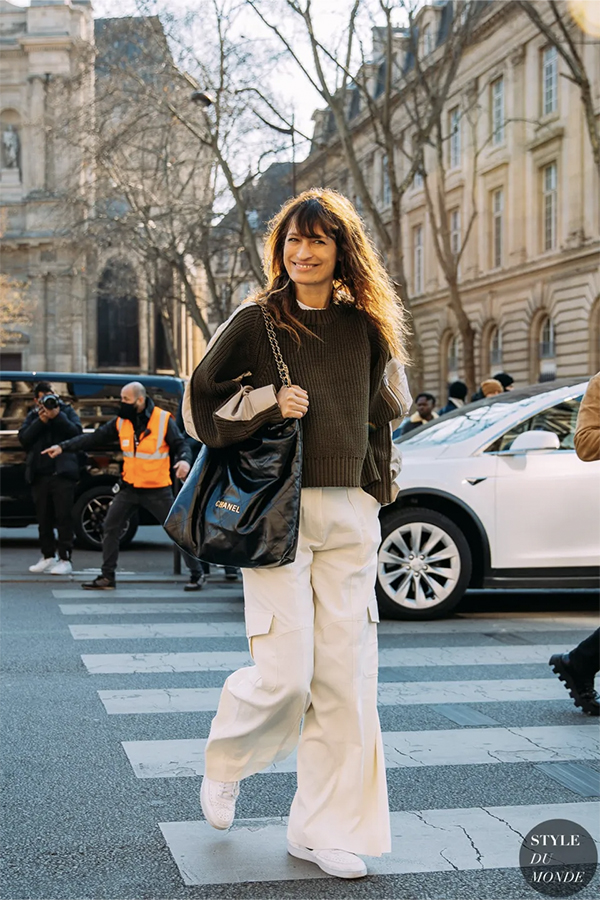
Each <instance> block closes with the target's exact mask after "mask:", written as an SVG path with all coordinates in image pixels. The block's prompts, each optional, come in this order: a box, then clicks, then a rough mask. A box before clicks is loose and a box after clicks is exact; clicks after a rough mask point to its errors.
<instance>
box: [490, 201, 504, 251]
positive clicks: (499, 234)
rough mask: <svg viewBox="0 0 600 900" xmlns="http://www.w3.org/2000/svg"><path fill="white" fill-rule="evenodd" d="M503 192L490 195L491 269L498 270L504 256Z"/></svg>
mask: <svg viewBox="0 0 600 900" xmlns="http://www.w3.org/2000/svg"><path fill="white" fill-rule="evenodd" d="M503 237H504V191H503V190H502V188H499V189H498V190H497V191H494V192H493V194H492V268H494V269H499V268H500V266H501V265H502V258H503V255H504V247H503V244H504V241H503Z"/></svg>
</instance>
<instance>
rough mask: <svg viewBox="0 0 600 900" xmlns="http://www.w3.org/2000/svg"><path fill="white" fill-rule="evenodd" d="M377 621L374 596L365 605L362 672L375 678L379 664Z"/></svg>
mask: <svg viewBox="0 0 600 900" xmlns="http://www.w3.org/2000/svg"><path fill="white" fill-rule="evenodd" d="M378 622H379V608H378V606H377V600H376V599H375V597H373V599H372V600H371V601H370V603H369V605H368V607H367V624H366V638H365V655H364V662H363V673H364V674H365V676H366V677H367V678H375V676H376V675H377V671H378V666H379V652H378V648H377V623H378Z"/></svg>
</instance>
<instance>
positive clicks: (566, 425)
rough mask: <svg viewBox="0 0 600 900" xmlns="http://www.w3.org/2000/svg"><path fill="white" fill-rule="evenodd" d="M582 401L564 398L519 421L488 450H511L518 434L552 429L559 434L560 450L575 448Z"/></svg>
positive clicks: (489, 451)
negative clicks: (574, 440)
mask: <svg viewBox="0 0 600 900" xmlns="http://www.w3.org/2000/svg"><path fill="white" fill-rule="evenodd" d="M580 403H581V397H575V398H574V399H572V400H563V401H562V403H557V405H556V406H551V407H550V409H544V410H543V411H542V412H538V413H536V414H535V416H531V418H530V419H525V421H524V422H518V423H517V424H516V425H513V426H512V427H511V428H510V429H509V430H508V431H506V432H505V433H504V434H503V435H501V436H500V437H499V438H498V439H497V440H496V441H494V443H493V444H491V445H490V446H489V447H488V448H487V451H486V452H488V453H498V452H501V451H502V450H510V448H511V447H512V443H513V441H514V439H515V438H516V437H517V435H519V434H523V432H525V431H551V432H552V433H553V434H556V435H557V436H558V439H559V441H560V446H559V448H558V449H559V450H574V449H575V445H574V443H573V438H574V436H575V426H576V424H577V413H578V412H579V405H580Z"/></svg>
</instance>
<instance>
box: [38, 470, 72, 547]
mask: <svg viewBox="0 0 600 900" xmlns="http://www.w3.org/2000/svg"><path fill="white" fill-rule="evenodd" d="M31 494H32V497H33V502H34V505H35V515H36V518H37V521H38V526H39V529H40V547H41V550H42V554H43V555H44V556H45V557H46V558H48V557H50V556H54V555H55V553H56V550H57V548H58V555H59V556H60V558H61V559H71V551H72V550H73V503H74V501H75V482H74V481H72V480H71V479H70V478H65V477H64V475H40V476H39V477H38V478H36V479H35V481H34V482H33V484H32V485H31ZM55 528H56V530H57V532H58V541H57V540H56V538H55V536H54V529H55Z"/></svg>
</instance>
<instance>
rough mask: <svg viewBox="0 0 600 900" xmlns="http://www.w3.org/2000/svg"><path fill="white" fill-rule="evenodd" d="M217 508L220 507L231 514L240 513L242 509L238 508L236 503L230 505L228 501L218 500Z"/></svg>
mask: <svg viewBox="0 0 600 900" xmlns="http://www.w3.org/2000/svg"><path fill="white" fill-rule="evenodd" d="M215 506H218V507H219V509H228V510H229V512H234V513H239V511H240V508H239V506H236V505H235V503H228V502H227V501H226V500H217V502H216V503H215Z"/></svg>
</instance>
